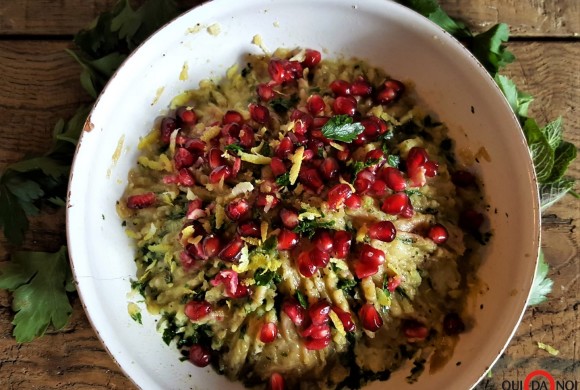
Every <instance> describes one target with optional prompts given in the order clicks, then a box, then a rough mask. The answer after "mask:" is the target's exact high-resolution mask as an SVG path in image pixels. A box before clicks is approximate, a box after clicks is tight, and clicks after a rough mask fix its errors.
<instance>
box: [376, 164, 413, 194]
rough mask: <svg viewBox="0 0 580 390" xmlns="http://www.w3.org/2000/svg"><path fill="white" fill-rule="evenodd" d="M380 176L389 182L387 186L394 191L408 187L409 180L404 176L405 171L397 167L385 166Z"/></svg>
mask: <svg viewBox="0 0 580 390" xmlns="http://www.w3.org/2000/svg"><path fill="white" fill-rule="evenodd" d="M379 176H380V177H381V178H382V179H383V180H384V181H385V182H386V183H387V187H389V188H390V189H391V190H393V191H396V192H400V191H404V190H405V189H407V182H406V181H405V178H404V177H403V173H402V172H401V171H399V170H398V169H397V168H392V167H383V168H382V169H381V171H380V173H379Z"/></svg>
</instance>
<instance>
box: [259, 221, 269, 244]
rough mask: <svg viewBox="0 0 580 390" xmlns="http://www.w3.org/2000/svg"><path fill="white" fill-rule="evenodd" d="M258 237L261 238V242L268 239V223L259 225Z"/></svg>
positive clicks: (263, 222) (264, 222)
mask: <svg viewBox="0 0 580 390" xmlns="http://www.w3.org/2000/svg"><path fill="white" fill-rule="evenodd" d="M260 235H261V236H262V242H264V241H266V240H267V239H268V222H266V221H262V223H261V224H260Z"/></svg>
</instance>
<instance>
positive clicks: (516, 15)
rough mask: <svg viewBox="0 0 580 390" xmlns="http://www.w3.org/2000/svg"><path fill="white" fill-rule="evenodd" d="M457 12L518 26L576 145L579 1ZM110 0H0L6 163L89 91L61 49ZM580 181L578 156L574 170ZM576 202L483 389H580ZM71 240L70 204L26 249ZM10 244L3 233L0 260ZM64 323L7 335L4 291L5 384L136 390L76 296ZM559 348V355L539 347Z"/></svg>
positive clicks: (498, 1) (44, 138)
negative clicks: (539, 373) (543, 375)
mask: <svg viewBox="0 0 580 390" xmlns="http://www.w3.org/2000/svg"><path fill="white" fill-rule="evenodd" d="M440 3H441V5H442V6H443V8H444V9H445V10H447V11H448V12H449V13H450V14H451V15H452V16H455V17H460V18H462V19H464V20H465V21H466V22H467V23H468V24H469V25H470V26H472V27H473V28H474V29H475V30H477V31H481V30H484V29H487V28H489V27H490V26H491V25H493V24H495V23H498V22H506V23H508V24H509V25H510V26H511V34H512V37H511V39H510V43H509V49H510V50H511V51H513V52H514V53H515V55H516V57H517V62H516V63H514V64H512V65H510V66H509V67H508V69H507V71H506V72H505V73H506V74H507V75H509V76H510V77H512V78H513V79H514V80H515V81H516V83H517V85H518V86H519V87H520V88H521V89H523V90H524V91H527V92H529V93H531V94H532V95H533V96H535V98H536V100H535V103H534V104H533V106H532V110H531V111H532V112H531V114H532V116H535V117H536V118H537V119H538V121H539V122H540V123H541V124H545V123H546V122H547V121H549V120H551V119H553V118H556V117H557V116H560V115H561V116H562V117H563V118H564V121H565V128H566V132H565V138H566V139H567V140H569V141H571V142H573V143H574V144H575V145H577V146H578V145H580V115H578V111H577V110H578V109H579V108H580V2H579V1H578V0H545V1H537V0H470V1H469V0H441V1H440ZM113 4H114V0H91V1H84V0H60V1H51V0H0V75H1V77H0V134H1V136H2V142H0V171H2V170H3V168H4V167H5V166H6V165H7V164H9V163H11V162H14V161H17V160H18V159H20V158H22V157H23V156H25V155H26V154H28V153H40V152H43V151H44V150H45V149H46V148H47V144H48V142H49V141H50V139H51V132H52V129H53V126H54V124H55V122H56V121H57V120H58V119H59V118H61V117H69V116H70V115H71V114H72V113H73V112H74V111H75V109H76V108H77V107H78V106H79V105H80V104H81V103H83V102H87V101H89V100H90V99H89V98H88V96H87V95H86V94H85V93H84V92H83V91H82V89H81V87H80V84H79V81H78V77H79V72H80V69H79V66H78V65H77V64H76V63H75V62H74V61H73V60H72V58H71V57H70V56H69V55H68V54H66V53H65V52H64V49H66V48H68V47H71V38H72V35H73V34H74V33H75V32H76V31H77V30H79V29H80V28H82V27H83V26H85V25H86V24H87V23H88V22H90V21H91V20H92V19H93V18H94V17H95V16H96V15H97V14H98V13H99V12H102V11H104V10H107V9H109V8H110V7H112V5H113ZM570 174H571V175H572V176H573V177H575V178H576V179H580V159H578V160H577V161H576V162H575V163H574V164H573V165H572V166H571V168H570ZM577 188H578V187H577ZM579 205H580V203H579V202H578V200H575V199H574V198H572V197H571V196H567V197H566V198H564V200H562V201H561V202H560V203H559V204H557V205H556V206H554V207H553V208H552V209H550V210H549V211H548V213H547V214H546V215H545V216H544V218H543V239H542V246H543V249H544V252H545V255H546V259H547V262H548V263H549V264H550V266H551V272H550V277H551V278H552V279H553V280H554V291H553V292H552V294H551V296H550V299H549V301H548V302H546V303H544V304H541V305H539V306H536V307H533V308H529V309H528V310H527V311H526V314H525V317H524V319H523V321H522V323H521V325H520V326H519V328H518V330H517V333H516V335H515V337H514V338H513V340H512V341H511V343H510V344H509V347H508V348H507V350H506V352H505V354H504V355H503V357H502V358H501V359H500V360H499V362H498V363H497V364H496V365H495V367H494V368H493V370H492V375H491V376H490V377H487V378H485V379H484V380H483V381H482V382H481V383H480V385H479V386H478V388H477V389H479V390H482V389H504V390H508V389H511V390H520V389H522V384H521V383H518V382H519V381H523V380H524V378H525V377H526V375H527V374H528V373H529V372H531V371H534V370H537V369H544V370H547V371H549V372H550V373H551V374H552V375H553V376H554V378H555V379H556V380H560V381H561V382H562V383H565V384H566V386H571V384H572V383H574V381H577V382H576V384H575V385H574V386H575V387H565V388H566V389H572V388H573V389H575V390H577V389H580V318H579V315H580V310H579V305H580V277H579V276H580V256H579V253H578V248H579V246H580V245H579V236H578V229H577V225H578V224H580V208H579ZM64 242H65V225H64V213H63V212H58V213H55V214H52V215H43V216H41V217H38V218H35V219H34V220H33V221H32V228H31V230H30V232H29V234H27V236H26V241H25V243H24V245H23V249H26V250H47V251H54V250H57V249H58V248H59V247H60V245H61V244H63V243H64ZM9 249H10V247H9V246H8V244H7V243H6V241H5V240H4V239H3V238H0V261H3V260H7V259H8V256H9V254H8V251H9ZM73 300H74V305H73V306H74V312H73V315H72V318H71V320H70V322H69V324H68V325H67V326H66V328H65V329H64V330H63V331H60V332H48V334H47V335H46V336H44V337H42V338H41V339H39V340H36V341H34V342H32V343H29V344H24V345H18V344H16V342H15V341H14V339H13V338H12V336H11V333H12V326H11V323H10V322H11V319H12V316H13V313H12V312H11V309H10V299H9V296H8V294H6V293H5V292H0V388H2V389H31V388H36V389H97V388H103V389H104V388H106V389H117V388H120V389H129V388H134V385H133V384H132V383H131V381H130V380H129V379H127V378H126V377H125V375H124V374H123V373H122V372H121V370H120V369H119V367H117V365H116V364H115V363H114V362H113V360H112V359H111V357H110V356H109V355H108V354H107V352H106V351H105V349H104V348H103V346H102V345H101V343H100V341H99V340H98V338H97V337H96V335H95V332H94V331H93V329H92V328H91V326H90V324H89V322H88V321H87V318H86V316H85V314H84V312H83V310H82V307H81V304H80V302H79V299H78V297H75V298H74V299H73ZM537 342H543V343H546V344H549V345H551V346H553V347H554V348H556V349H558V350H559V354H558V355H557V356H552V355H550V354H548V353H547V352H546V351H544V350H541V349H539V348H538V346H537Z"/></svg>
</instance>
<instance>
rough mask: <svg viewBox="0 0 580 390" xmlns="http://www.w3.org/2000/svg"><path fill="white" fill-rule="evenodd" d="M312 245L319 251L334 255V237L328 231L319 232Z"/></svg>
mask: <svg viewBox="0 0 580 390" xmlns="http://www.w3.org/2000/svg"><path fill="white" fill-rule="evenodd" d="M312 244H314V246H315V247H316V248H318V249H319V250H321V251H323V252H327V253H332V249H333V248H334V242H333V240H332V236H331V235H330V233H329V232H328V231H327V230H319V231H318V232H316V234H315V235H314V238H313V240H312Z"/></svg>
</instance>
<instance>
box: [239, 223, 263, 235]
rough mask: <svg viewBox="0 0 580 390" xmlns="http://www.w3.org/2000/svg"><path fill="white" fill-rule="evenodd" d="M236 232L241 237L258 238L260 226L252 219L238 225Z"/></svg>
mask: <svg viewBox="0 0 580 390" xmlns="http://www.w3.org/2000/svg"><path fill="white" fill-rule="evenodd" d="M238 234H239V235H240V236H242V237H255V238H259V237H260V235H261V233H260V228H259V227H258V224H257V223H256V222H254V221H248V222H244V223H241V224H239V225H238Z"/></svg>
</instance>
